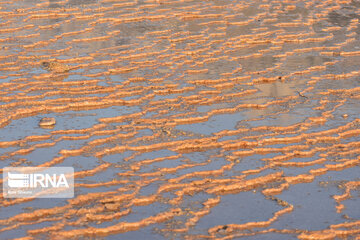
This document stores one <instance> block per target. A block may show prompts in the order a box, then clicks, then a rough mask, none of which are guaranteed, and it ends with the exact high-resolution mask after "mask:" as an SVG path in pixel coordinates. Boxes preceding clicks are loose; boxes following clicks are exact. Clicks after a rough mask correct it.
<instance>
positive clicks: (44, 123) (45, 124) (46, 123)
mask: <svg viewBox="0 0 360 240" xmlns="http://www.w3.org/2000/svg"><path fill="white" fill-rule="evenodd" d="M55 124H56V120H55V118H43V119H41V120H40V122H39V126H40V127H41V128H53V127H54V126H55Z"/></svg>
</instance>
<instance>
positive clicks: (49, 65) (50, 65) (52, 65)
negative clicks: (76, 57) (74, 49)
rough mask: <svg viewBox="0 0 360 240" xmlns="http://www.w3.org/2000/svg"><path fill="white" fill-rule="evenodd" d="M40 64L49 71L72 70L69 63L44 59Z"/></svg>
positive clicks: (62, 71)
mask: <svg viewBox="0 0 360 240" xmlns="http://www.w3.org/2000/svg"><path fill="white" fill-rule="evenodd" d="M40 64H41V67H42V68H43V69H45V70H47V71H49V72H54V73H66V72H68V71H70V67H69V66H68V65H66V64H63V63H59V62H56V61H42V62H41V63H40Z"/></svg>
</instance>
